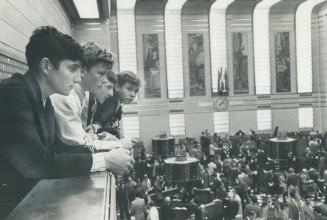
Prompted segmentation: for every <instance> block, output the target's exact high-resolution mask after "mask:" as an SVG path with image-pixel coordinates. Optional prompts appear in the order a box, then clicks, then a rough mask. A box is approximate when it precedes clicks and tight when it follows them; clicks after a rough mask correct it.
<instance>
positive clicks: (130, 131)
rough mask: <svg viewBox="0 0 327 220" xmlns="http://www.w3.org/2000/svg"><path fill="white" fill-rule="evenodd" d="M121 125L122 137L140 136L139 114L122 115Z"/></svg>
mask: <svg viewBox="0 0 327 220" xmlns="http://www.w3.org/2000/svg"><path fill="white" fill-rule="evenodd" d="M122 126H123V134H124V137H129V138H139V137H140V125H139V116H137V115H136V116H134V115H133V116H129V115H124V117H123V124H122Z"/></svg>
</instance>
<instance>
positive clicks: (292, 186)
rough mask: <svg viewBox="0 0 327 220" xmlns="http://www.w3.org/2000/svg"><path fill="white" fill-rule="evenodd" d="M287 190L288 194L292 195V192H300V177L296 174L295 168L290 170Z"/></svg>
mask: <svg viewBox="0 0 327 220" xmlns="http://www.w3.org/2000/svg"><path fill="white" fill-rule="evenodd" d="M286 184H287V190H288V194H290V192H291V191H294V190H295V191H296V192H297V193H298V192H299V185H300V177H299V175H298V174H296V173H295V171H294V169H293V168H289V171H288V175H287V179H286Z"/></svg>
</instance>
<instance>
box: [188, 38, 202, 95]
mask: <svg viewBox="0 0 327 220" xmlns="http://www.w3.org/2000/svg"><path fill="white" fill-rule="evenodd" d="M187 40H188V41H187V42H188V58H189V60H188V61H189V70H190V71H189V75H190V96H204V95H205V94H206V88H205V68H204V58H205V55H204V49H203V34H196V33H191V34H188V35H187Z"/></svg>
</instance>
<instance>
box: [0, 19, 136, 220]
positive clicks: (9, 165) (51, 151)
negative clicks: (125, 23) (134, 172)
mask: <svg viewBox="0 0 327 220" xmlns="http://www.w3.org/2000/svg"><path fill="white" fill-rule="evenodd" d="M25 55H26V60H27V64H28V68H29V70H28V71H27V73H26V74H24V75H22V74H13V75H12V76H11V77H9V78H8V79H5V80H3V81H1V85H0V139H1V147H0V157H1V158H0V163H1V164H0V169H1V180H0V181H1V186H5V187H1V196H0V204H1V206H2V207H1V208H0V218H3V217H4V216H6V215H7V214H8V213H9V211H10V210H12V209H13V207H15V205H16V204H17V203H18V202H19V201H20V200H21V199H22V198H23V197H24V196H25V195H26V193H28V192H29V191H30V189H31V188H32V187H33V186H34V184H35V183H36V181H37V180H39V179H51V178H64V177H72V176H79V175H87V174H89V173H90V172H91V171H96V170H97V168H98V167H97V165H98V164H97V159H96V156H95V155H94V154H92V152H91V151H90V149H89V148H85V146H80V145H78V146H68V145H66V144H64V143H61V142H60V141H59V140H58V139H57V138H56V135H55V116H54V110H53V106H52V103H51V100H50V98H49V96H50V95H52V94H55V93H58V94H61V95H69V94H70V91H71V90H72V89H73V87H74V85H75V84H76V83H80V82H81V73H80V70H81V66H82V65H83V62H84V55H83V50H82V48H81V46H80V45H79V44H78V43H77V42H76V41H75V40H73V39H72V37H71V36H69V35H66V34H63V33H61V32H60V31H58V30H57V29H56V28H54V27H51V26H43V27H40V28H38V29H36V30H35V31H34V32H33V34H32V36H31V37H30V39H29V42H28V44H27V46H26V53H25ZM101 156H102V163H103V164H102V166H103V168H104V169H106V168H110V169H111V170H113V171H115V173H117V174H123V173H128V172H130V169H131V168H132V165H133V163H134V161H133V159H132V158H130V157H129V156H128V155H127V154H126V155H125V154H123V152H122V151H115V152H105V153H102V155H101Z"/></svg>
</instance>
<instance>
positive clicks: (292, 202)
mask: <svg viewBox="0 0 327 220" xmlns="http://www.w3.org/2000/svg"><path fill="white" fill-rule="evenodd" d="M288 207H289V218H290V219H292V220H300V211H301V209H300V204H299V201H298V198H297V196H296V192H295V191H292V192H290V198H289V202H288Z"/></svg>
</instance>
